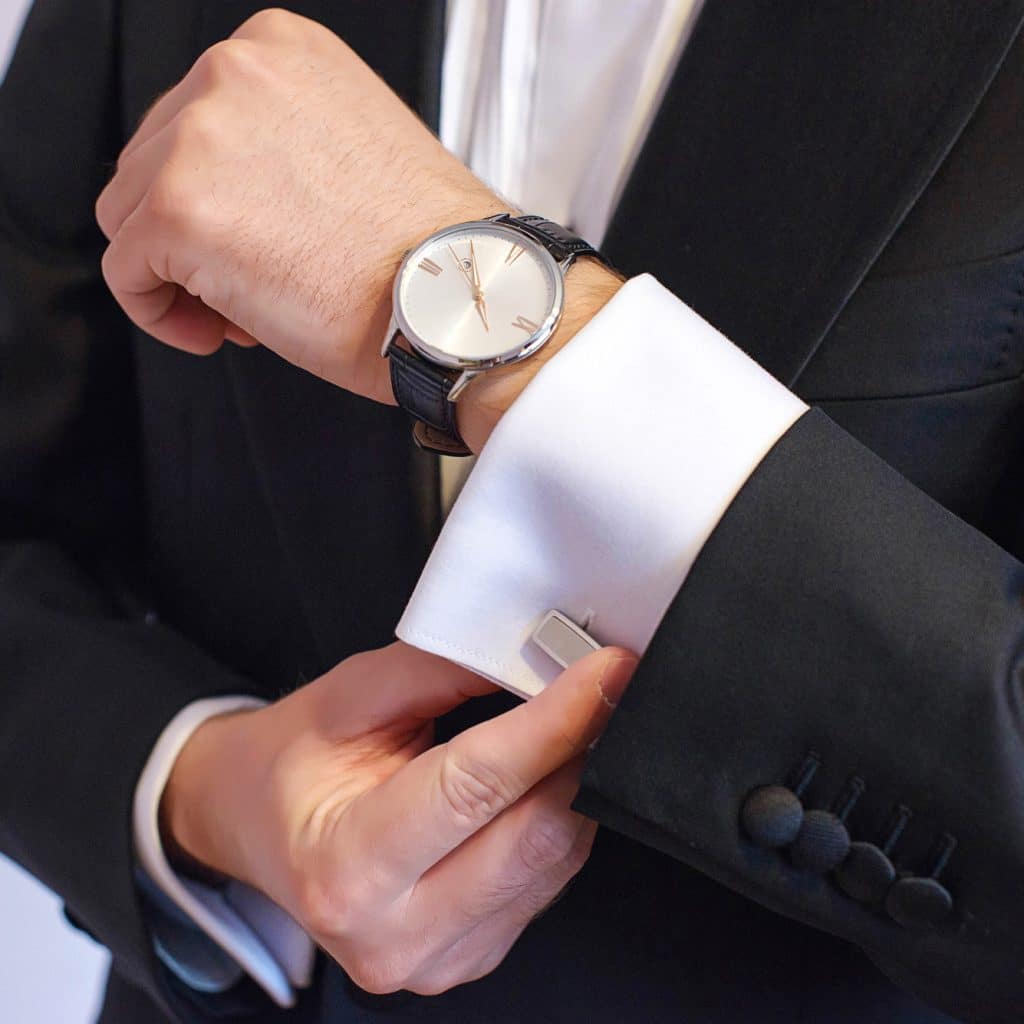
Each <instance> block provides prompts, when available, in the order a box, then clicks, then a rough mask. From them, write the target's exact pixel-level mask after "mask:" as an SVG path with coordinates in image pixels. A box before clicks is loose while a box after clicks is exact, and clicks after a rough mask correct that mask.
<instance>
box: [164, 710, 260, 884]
mask: <svg viewBox="0 0 1024 1024" xmlns="http://www.w3.org/2000/svg"><path fill="white" fill-rule="evenodd" d="M252 717H253V713H252V712H251V711H250V710H248V709H247V710H240V711H232V712H229V713H227V714H221V715H215V716H213V717H212V718H209V719H207V720H206V721H205V722H203V724H202V725H200V726H199V728H198V729H196V731H195V732H194V733H193V734H192V735H191V736H190V737H189V739H188V742H187V743H186V744H185V746H184V747H183V748H182V749H181V751H180V752H179V754H178V756H177V758H176V760H175V762H174V766H173V768H172V769H171V774H170V776H169V777H168V779H167V784H166V786H165V787H164V791H163V794H162V795H161V798H160V811H159V823H160V838H161V842H162V844H163V849H164V853H165V854H166V856H167V859H168V860H169V861H170V863H171V865H172V866H173V867H174V868H175V869H176V870H178V871H180V872H181V873H182V874H186V875H191V876H193V877H196V878H199V879H200V880H214V879H217V878H223V877H224V876H231V877H234V878H239V879H241V880H243V881H246V880H247V878H246V877H245V876H246V875H247V874H248V872H247V871H246V869H245V868H244V865H243V861H242V857H241V852H242V851H241V848H240V847H238V846H236V841H237V838H238V835H239V830H238V829H237V828H235V827H234V826H233V817H234V814H233V812H234V810H235V808H237V807H238V800H237V797H236V796H235V795H234V794H233V790H234V789H235V788H236V787H237V786H238V784H239V782H240V781H241V780H244V779H246V778H248V777H250V773H251V770H252V766H251V765H249V764H248V763H247V761H248V760H249V759H251V756H252V751H253V749H254V744H252V743H251V742H250V741H249V740H247V739H246V736H247V734H248V732H249V729H248V725H249V720H251V718H252Z"/></svg>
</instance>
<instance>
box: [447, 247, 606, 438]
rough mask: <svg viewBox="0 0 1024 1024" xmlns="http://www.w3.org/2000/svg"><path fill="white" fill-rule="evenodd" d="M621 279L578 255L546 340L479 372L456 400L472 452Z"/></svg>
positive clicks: (600, 306)
mask: <svg viewBox="0 0 1024 1024" xmlns="http://www.w3.org/2000/svg"><path fill="white" fill-rule="evenodd" d="M622 284H623V280H622V278H621V277H620V276H619V275H618V274H616V273H615V272H614V271H612V270H609V269H608V268H607V267H605V266H604V265H603V264H601V263H599V262H598V261H597V260H594V259H590V258H587V257H584V258H583V259H580V260H578V261H577V262H576V263H575V264H574V265H573V266H572V267H571V268H570V270H569V272H568V274H567V275H566V277H565V305H564V307H563V310H562V316H561V319H560V320H559V322H558V327H557V328H556V329H555V332H554V334H553V335H552V336H551V338H550V340H549V341H548V342H547V344H546V345H544V347H543V348H541V349H540V350H539V351H538V352H536V353H535V354H534V355H532V356H531V357H530V358H529V359H524V360H523V361H522V362H520V363H514V364H513V365H511V366H506V367H502V368H501V369H497V370H491V371H488V372H487V373H483V374H481V375H480V376H479V377H478V378H477V379H476V380H474V381H473V382H472V383H471V384H470V385H469V386H468V387H467V388H466V391H465V392H464V394H463V395H462V396H461V397H460V398H459V402H458V421H459V432H460V433H461V434H462V437H463V439H464V440H465V442H466V444H467V445H469V447H470V448H471V449H472V450H473V451H474V452H479V451H480V450H481V448H483V446H484V444H485V443H486V441H487V438H488V437H489V436H490V434H491V431H492V430H493V429H494V428H495V427H496V426H497V424H498V421H499V420H500V419H501V417H502V416H503V415H504V413H505V412H506V410H507V409H508V408H509V407H510V406H511V405H512V403H513V402H514V401H515V400H516V398H518V397H519V395H520V393H521V392H522V391H523V389H524V388H525V387H526V386H527V384H529V383H530V381H531V380H532V379H533V377H534V376H535V375H536V374H537V372H538V371H539V370H540V369H541V367H542V366H543V365H544V364H545V363H546V362H547V361H548V360H549V359H551V358H552V356H554V355H556V354H557V353H558V352H559V351H560V350H561V349H562V348H564V347H565V346H566V345H567V344H568V343H569V342H570V341H571V340H572V338H573V337H574V336H575V335H576V333H577V332H578V331H579V330H581V329H582V328H583V327H584V325H585V324H587V323H588V322H589V321H590V320H591V319H592V318H593V317H594V316H596V315H597V313H598V312H599V311H600V309H601V308H602V307H603V306H604V305H605V303H607V302H608V301H609V300H610V299H611V298H612V296H613V295H615V293H616V292H617V291H618V290H619V288H621V287H622Z"/></svg>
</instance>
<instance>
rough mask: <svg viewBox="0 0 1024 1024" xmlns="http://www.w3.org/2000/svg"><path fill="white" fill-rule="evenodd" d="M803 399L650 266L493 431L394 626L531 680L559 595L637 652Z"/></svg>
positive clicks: (510, 679) (469, 661)
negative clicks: (544, 624) (535, 637)
mask: <svg viewBox="0 0 1024 1024" xmlns="http://www.w3.org/2000/svg"><path fill="white" fill-rule="evenodd" d="M806 410H807V406H806V405H805V404H804V403H803V402H801V401H800V399H798V398H797V397H796V396H795V395H793V394H792V393H791V392H790V391H788V390H787V389H786V388H785V387H783V386H782V385H781V384H780V383H779V382H778V381H776V380H775V379H774V378H773V377H771V376H770V375H769V374H768V373H767V372H765V371H764V370H763V369H761V367H760V366H758V364H757V363H755V362H754V361H753V360H752V359H750V358H749V357H748V356H747V355H746V354H745V353H744V352H743V351H741V350H740V349H739V348H737V347H736V346H735V345H733V344H732V343H731V342H730V341H729V340H728V339H727V338H725V337H724V336H723V335H722V334H720V333H719V332H718V331H716V330H715V328H713V327H712V326H711V325H710V324H708V323H707V322H705V321H704V320H702V319H701V318H700V317H699V316H698V315H697V314H696V313H695V312H694V311H693V310H692V309H690V308H689V307H688V306H686V305H685V304H684V303H683V302H681V301H680V300H679V299H678V298H676V296H675V295H673V294H672V293H671V292H669V291H668V290H667V289H666V288H664V287H663V286H662V285H660V284H659V283H658V282H657V281H656V280H655V279H654V278H653V277H651V276H650V275H647V274H645V275H642V276H640V277H636V278H633V279H632V280H631V281H629V282H628V283H627V284H625V285H624V286H623V287H622V288H621V289H620V290H619V292H618V293H617V294H616V295H615V297H614V298H613V299H612V300H611V301H610V302H609V303H608V304H607V305H606V306H605V307H604V308H603V309H602V310H601V311H600V312H599V313H598V314H597V316H595V317H594V318H593V319H592V320H591V321H590V322H589V323H588V324H587V325H586V326H585V327H584V328H583V329H582V330H581V331H579V332H578V334H577V335H576V336H575V337H574V338H573V340H572V341H571V342H570V343H569V344H568V345H566V346H565V348H564V349H562V351H561V352H559V353H558V354H557V355H555V356H554V357H553V358H552V359H550V360H549V361H548V363H547V364H546V365H545V366H544V367H543V368H542V369H541V370H540V372H539V373H538V374H537V376H536V377H535V378H534V379H533V380H532V381H531V383H530V384H529V386H528V387H527V388H526V389H525V391H524V392H523V393H522V394H521V395H520V396H519V398H518V399H517V400H516V402H515V403H514V404H513V405H512V407H511V408H510V409H509V410H508V412H506V413H505V415H504V416H503V417H502V419H501V421H500V423H499V424H498V426H497V428H496V429H495V431H494V433H493V434H492V435H491V437H490V439H489V440H488V442H487V445H486V446H485V448H484V450H483V452H482V454H481V456H480V458H479V461H478V463H477V465H476V467H475V468H474V470H473V472H472V473H471V474H470V477H469V480H468V481H467V483H466V486H465V488H464V489H463V491H462V494H461V495H460V497H459V499H458V501H457V502H456V503H455V506H454V508H453V509H452V511H451V513H450V515H449V517H448V520H447V522H446V523H445V526H444V529H443V531H442V533H441V535H440V537H439V538H438V541H437V544H436V545H435V547H434V550H433V552H432V553H431V556H430V559H429V561H428V562H427V565H426V567H425V568H424V571H423V574H422V576H421V577H420V580H419V583H418V584H417V586H416V590H415V591H414V593H413V595H412V598H411V600H410V601H409V604H408V606H407V608H406V610H405V614H404V615H403V616H402V619H401V621H400V623H399V625H398V630H397V633H398V636H399V637H400V638H401V639H402V640H405V641H406V642H407V643H410V644H414V645H416V646H418V647H421V648H423V649H424V650H427V651H431V652H433V653H435V654H440V655H443V656H444V657H447V658H449V659H451V660H453V661H458V662H460V663H461V664H463V665H466V666H467V667H469V668H471V669H473V670H475V671H476V672H479V673H480V674H481V675H484V676H487V677H488V678H490V679H492V680H494V681H495V682H497V683H500V684H501V685H503V686H505V687H506V688H507V689H509V690H512V691H513V692H515V693H518V694H520V695H522V696H530V695H532V694H535V693H537V692H538V691H539V690H541V689H542V688H543V687H544V686H545V685H546V684H547V683H548V682H550V681H551V680H552V679H553V678H554V677H555V676H556V675H557V674H558V671H559V670H558V666H557V665H556V664H555V663H554V662H553V661H552V660H551V659H550V658H549V657H548V656H547V655H546V654H543V653H542V652H541V651H540V650H539V649H538V648H537V647H535V646H534V645H533V644H532V643H531V642H530V640H529V637H530V635H531V633H532V632H533V630H534V628H536V626H537V625H538V624H539V623H540V621H541V619H542V618H543V616H544V615H545V613H546V612H548V611H549V610H551V609H557V610H559V611H561V612H563V613H564V614H565V615H567V616H568V617H569V618H571V619H573V620H575V621H576V622H577V623H579V624H580V625H582V626H584V628H586V629H587V630H588V631H589V632H590V633H591V634H592V635H593V636H594V637H595V639H597V640H598V641H600V642H601V643H602V644H606V645H609V644H619V645H622V646H624V647H627V648H629V649H631V650H633V651H635V652H637V653H639V654H642V653H643V652H644V651H645V650H646V648H647V645H648V643H649V642H650V640H651V638H652V636H653V635H654V632H655V630H656V629H657V627H658V623H659V622H660V621H661V618H662V616H663V615H664V613H665V611H666V610H667V608H668V606H669V604H670V602H671V601H672V599H673V598H674V597H675V595H676V593H677V592H678V590H679V588H680V587H681V586H682V584H683V581H684V580H685V579H686V575H687V573H688V572H689V570H690V567H691V566H692V565H693V563H694V561H695V560H696V558H697V555H698V554H699V553H700V550H701V548H702V547H703V545H704V543H705V541H706V540H707V538H708V537H709V536H710V535H711V532H712V531H713V530H714V528H715V526H716V525H717V523H718V521H719V519H721V517H722V515H723V514H724V513H725V511H726V509H727V508H728V507H729V504H730V503H731V501H732V500H733V498H734V497H735V495H736V493H737V492H738V491H739V489H740V488H741V487H742V486H743V484H744V482H745V481H746V480H747V478H748V477H749V476H750V474H751V473H752V472H753V471H754V469H755V468H756V467H757V465H758V463H759V462H760V461H761V459H762V458H763V457H764V456H765V454H767V452H768V450H769V449H770V448H771V447H772V446H773V445H774V444H775V442H776V441H777V440H778V439H779V438H780V437H781V436H782V435H783V434H784V433H785V432H786V431H787V430H788V429H789V427H790V426H792V424H793V423H794V422H795V421H796V420H797V419H798V418H799V417H800V416H801V415H802V414H803V413H804V412H805V411H806Z"/></svg>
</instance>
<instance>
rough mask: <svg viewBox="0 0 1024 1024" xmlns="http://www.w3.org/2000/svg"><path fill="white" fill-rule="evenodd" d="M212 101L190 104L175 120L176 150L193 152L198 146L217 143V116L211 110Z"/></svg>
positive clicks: (206, 100)
mask: <svg viewBox="0 0 1024 1024" xmlns="http://www.w3.org/2000/svg"><path fill="white" fill-rule="evenodd" d="M210 102H211V101H210V100H208V99H205V100H200V101H198V102H193V103H189V104H188V105H187V106H186V107H184V108H183V109H182V110H181V111H180V112H179V113H178V116H177V117H176V118H175V120H174V148H175V149H177V150H179V151H180V150H182V149H187V150H191V149H193V148H194V147H196V146H199V145H202V146H204V147H205V146H207V145H209V144H210V143H213V142H215V141H216V139H217V137H218V135H219V134H220V133H219V132H218V130H217V121H218V120H219V118H218V116H217V114H216V113H215V112H214V111H213V109H212V108H211V106H210V105H209V104H210Z"/></svg>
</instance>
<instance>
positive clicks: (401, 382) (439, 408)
mask: <svg viewBox="0 0 1024 1024" xmlns="http://www.w3.org/2000/svg"><path fill="white" fill-rule="evenodd" d="M388 356H389V358H390V362H391V389H392V390H393V391H394V393H395V401H397V402H398V404H399V405H400V406H401V407H402V408H403V409H404V410H405V411H406V412H408V413H410V414H411V415H412V416H415V417H416V419H417V420H418V421H419V422H418V423H417V425H416V428H415V429H414V430H413V437H414V438H415V440H416V443H417V444H418V445H419V446H420V447H421V448H425V449H426V450H427V451H432V452H439V453H441V454H443V455H472V452H471V451H470V450H469V448H468V447H467V446H466V443H465V442H464V441H463V440H462V437H461V436H460V435H459V427H458V423H457V422H456V419H455V403H454V402H449V401H448V392H449V391H451V389H452V385H453V384H454V383H455V376H456V375H455V374H454V373H453V372H451V371H447V370H445V369H444V368H443V367H440V366H435V365H434V364H433V363H428V362H427V361H426V360H425V359H423V358H422V357H421V356H420V355H418V354H417V353H415V352H407V351H406V350H405V349H403V348H399V347H398V346H397V345H392V346H391V349H390V350H389V351H388Z"/></svg>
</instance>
